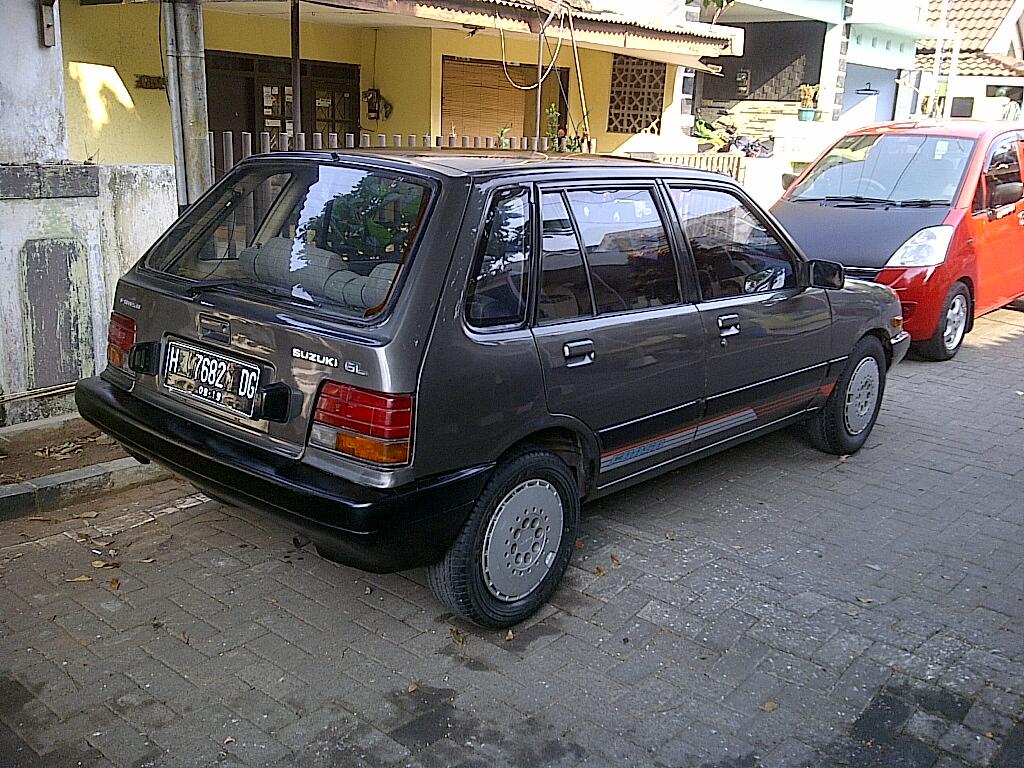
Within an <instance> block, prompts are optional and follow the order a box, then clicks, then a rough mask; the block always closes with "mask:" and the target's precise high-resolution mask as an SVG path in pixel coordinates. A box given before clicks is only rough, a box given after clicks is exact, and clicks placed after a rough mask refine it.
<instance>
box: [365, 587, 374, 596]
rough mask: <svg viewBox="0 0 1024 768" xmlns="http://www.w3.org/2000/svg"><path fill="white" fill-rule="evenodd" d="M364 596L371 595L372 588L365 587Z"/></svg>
mask: <svg viewBox="0 0 1024 768" xmlns="http://www.w3.org/2000/svg"><path fill="white" fill-rule="evenodd" d="M366 594H368V595H372V594H373V588H372V587H367V588H366Z"/></svg>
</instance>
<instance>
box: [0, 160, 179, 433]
mask: <svg viewBox="0 0 1024 768" xmlns="http://www.w3.org/2000/svg"><path fill="white" fill-rule="evenodd" d="M99 181H100V185H99V195H98V196H97V197H67V198H53V199H45V198H33V199H25V200H0V394H5V395H13V394H16V393H20V392H25V391H26V390H28V389H30V388H33V387H34V378H33V375H32V366H33V361H34V360H37V359H38V358H37V357H36V347H37V342H38V340H34V339H33V338H32V323H31V312H32V310H33V307H30V306H28V299H27V294H26V276H25V264H24V261H25V260H24V255H23V252H24V248H25V247H26V243H27V242H28V241H31V240H61V241H73V242H74V243H75V244H76V246H77V247H78V248H79V249H80V250H81V251H82V252H84V254H85V258H84V259H83V260H81V261H80V262H76V263H75V265H74V266H73V268H72V270H71V273H70V274H69V275H68V276H67V280H66V281H65V280H64V276H63V275H60V276H58V275H54V283H55V284H64V283H65V282H66V283H69V284H70V285H71V292H72V296H70V297H68V298H67V300H65V298H64V297H57V299H55V301H57V302H59V304H60V307H61V311H63V312H74V313H75V314H76V317H77V320H76V322H75V325H76V326H77V327H78V328H79V329H82V330H83V331H87V333H85V334H83V335H82V336H81V337H80V339H79V343H78V345H77V347H76V348H75V349H74V350H70V351H69V354H70V355H71V357H73V361H72V362H73V363H74V368H75V369H76V370H77V371H78V375H79V376H91V375H93V374H94V373H95V372H97V371H99V370H102V368H103V366H104V365H105V359H106V347H107V344H106V334H107V321H108V319H109V317H110V310H111V307H112V304H113V299H114V288H115V286H116V284H117V280H118V278H120V277H121V275H123V274H124V273H125V272H126V271H127V270H128V269H129V268H130V267H131V266H132V264H134V263H135V262H136V261H137V260H138V259H139V257H141V256H142V254H143V253H144V252H145V251H146V249H147V248H148V247H149V246H150V245H151V244H152V243H153V241H155V240H156V239H157V238H158V237H159V236H160V234H162V233H163V232H164V230H165V229H167V227H168V226H169V225H170V224H171V222H173V221H174V219H175V218H176V216H177V197H176V193H175V187H174V168H173V166H170V165H141V166H127V165H115V166H101V167H100V169H99ZM53 268H54V269H59V268H61V265H54V267H53ZM58 278H59V279H58ZM51 341H52V340H51ZM39 344H40V345H41V342H39ZM53 346H54V345H53V344H52V343H50V344H48V345H47V347H48V348H50V347H53ZM61 383H64V382H61ZM71 408H73V405H72V403H71V401H70V398H68V397H61V398H47V399H45V400H42V399H41V400H21V401H16V402H13V403H8V404H7V405H6V406H3V407H0V425H3V424H15V423H18V422H21V421H27V420H30V419H34V418H39V417H41V416H49V415H54V414H56V413H61V412H65V411H67V410H70V409H71Z"/></svg>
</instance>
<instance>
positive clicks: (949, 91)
mask: <svg viewBox="0 0 1024 768" xmlns="http://www.w3.org/2000/svg"><path fill="white" fill-rule="evenodd" d="M959 65H960V30H959V29H954V30H953V52H952V54H951V55H950V59H949V75H947V77H946V103H945V104H944V105H943V113H942V116H943V117H947V118H948V117H951V116H952V114H953V81H954V80H956V76H957V70H958V68H959Z"/></svg>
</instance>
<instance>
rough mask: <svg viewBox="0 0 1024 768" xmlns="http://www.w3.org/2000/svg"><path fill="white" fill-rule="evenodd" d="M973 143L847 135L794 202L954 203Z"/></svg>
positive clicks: (804, 183)
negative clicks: (831, 200)
mask: <svg viewBox="0 0 1024 768" xmlns="http://www.w3.org/2000/svg"><path fill="white" fill-rule="evenodd" d="M974 144H975V142H974V140H973V139H963V138H955V137H949V136H906V135H899V134H881V135H870V136H846V137H844V138H843V139H841V140H840V141H839V143H838V144H836V145H835V146H834V147H833V148H832V149H831V150H829V152H828V154H827V155H825V156H824V157H823V158H822V159H821V160H819V161H818V163H817V164H816V165H815V166H814V167H813V168H812V169H811V170H810V172H809V173H808V174H807V176H806V177H805V178H804V179H803V180H802V181H801V182H800V183H799V184H798V185H797V186H796V188H795V189H794V190H793V192H792V194H790V196H789V199H790V200H822V199H838V200H843V199H850V200H857V199H862V200H863V199H867V200H873V201H880V202H894V203H905V202H911V201H914V202H932V203H935V204H946V205H948V204H950V203H952V202H953V198H954V197H956V194H957V191H958V190H959V189H960V184H961V182H962V181H963V177H964V171H965V170H966V168H967V163H968V161H969V160H970V158H971V153H972V152H973V151H974Z"/></svg>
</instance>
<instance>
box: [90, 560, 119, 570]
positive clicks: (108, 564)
mask: <svg viewBox="0 0 1024 768" xmlns="http://www.w3.org/2000/svg"><path fill="white" fill-rule="evenodd" d="M92 567H93V568H120V567H121V564H120V563H119V562H117V560H93V561H92Z"/></svg>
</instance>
